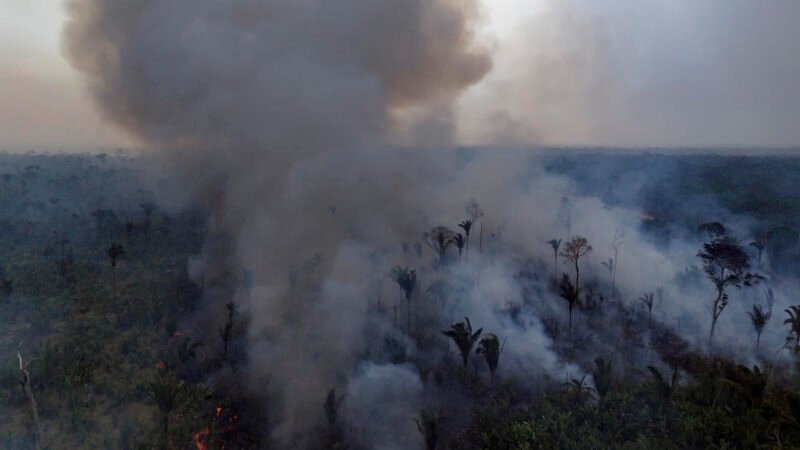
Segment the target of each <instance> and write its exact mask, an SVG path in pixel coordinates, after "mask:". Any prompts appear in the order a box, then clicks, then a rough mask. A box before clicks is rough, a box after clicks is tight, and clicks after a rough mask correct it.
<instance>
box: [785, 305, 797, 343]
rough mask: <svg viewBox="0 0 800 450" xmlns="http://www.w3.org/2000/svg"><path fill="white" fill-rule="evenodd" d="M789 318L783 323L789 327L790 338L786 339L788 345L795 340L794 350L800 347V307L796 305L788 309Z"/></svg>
mask: <svg viewBox="0 0 800 450" xmlns="http://www.w3.org/2000/svg"><path fill="white" fill-rule="evenodd" d="M786 314H788V315H789V317H788V318H787V319H786V320H784V321H783V323H784V324H788V325H789V336H787V337H786V343H787V345H788V344H789V343H790V342H791V341H792V340H794V349H795V350H796V349H797V348H798V346H800V306H798V305H794V306H790V307H789V308H787V309H786Z"/></svg>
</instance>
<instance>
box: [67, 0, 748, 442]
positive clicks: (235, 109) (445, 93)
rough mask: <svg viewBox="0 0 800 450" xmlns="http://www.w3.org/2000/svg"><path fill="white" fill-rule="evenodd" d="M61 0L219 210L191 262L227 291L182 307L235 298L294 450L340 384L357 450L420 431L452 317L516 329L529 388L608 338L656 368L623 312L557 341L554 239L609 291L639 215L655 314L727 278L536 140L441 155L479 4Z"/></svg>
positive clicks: (515, 344) (247, 347)
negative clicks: (412, 277) (581, 186)
mask: <svg viewBox="0 0 800 450" xmlns="http://www.w3.org/2000/svg"><path fill="white" fill-rule="evenodd" d="M68 5H69V11H70V15H71V18H70V22H69V23H68V25H67V29H66V37H67V51H68V54H69V56H70V58H71V60H72V61H73V64H74V65H75V66H76V67H77V68H78V69H80V70H81V71H82V73H83V74H84V75H85V77H86V81H87V85H88V88H89V90H90V91H91V92H92V94H93V95H94V98H95V99H96V101H97V104H98V106H99V107H100V108H101V110H102V111H104V113H105V114H106V115H107V116H108V118H109V119H110V120H112V121H113V122H115V123H116V124H118V125H120V126H122V127H124V128H125V129H127V130H128V131H130V132H131V133H132V134H134V135H135V136H137V137H138V138H140V139H142V140H144V141H145V142H147V143H148V144H149V145H150V146H151V147H153V148H154V149H157V150H159V152H160V153H159V158H160V162H159V165H160V166H161V168H162V169H166V170H167V171H168V172H167V173H170V174H171V176H172V177H173V178H174V181H175V183H174V184H177V185H183V188H184V189H185V190H186V192H189V193H190V196H191V197H193V198H194V199H197V200H198V201H200V202H203V203H205V204H206V205H207V206H208V208H209V210H210V212H211V218H210V223H209V239H208V241H207V244H206V248H205V251H204V254H203V255H201V257H200V258H198V260H197V264H196V265H195V266H194V267H193V272H195V273H196V274H197V276H198V278H201V277H202V278H203V279H204V281H205V283H207V284H209V286H215V287H216V289H207V290H206V298H205V302H204V303H205V306H204V307H203V308H201V309H200V310H199V311H198V312H197V313H196V317H194V318H192V319H191V322H192V323H194V324H195V326H196V328H197V329H198V333H202V330H203V329H206V330H207V329H212V330H214V329H215V328H216V324H217V323H218V322H219V321H220V316H221V315H222V314H221V313H222V311H223V310H224V309H223V306H222V305H224V304H225V303H226V302H228V301H230V300H231V299H233V301H234V303H235V304H236V305H237V308H238V311H239V313H240V316H241V319H239V320H241V321H242V322H246V330H241V331H239V332H238V333H239V335H238V341H239V342H240V343H241V346H242V348H241V351H242V352H243V355H242V358H243V361H245V363H244V364H243V365H242V364H240V365H239V367H238V370H239V372H238V373H237V374H236V375H235V376H236V377H238V378H237V379H238V380H239V381H241V380H244V383H243V389H244V390H245V391H246V392H247V393H248V394H249V395H251V396H253V397H255V398H257V399H259V401H261V402H262V403H263V404H264V405H266V406H265V408H266V409H268V410H269V411H270V418H271V421H272V423H271V424H270V430H269V432H270V437H271V439H272V440H274V441H275V442H276V443H277V444H278V446H279V447H281V448H286V447H295V448H307V447H309V446H312V445H314V444H316V443H317V442H318V441H317V439H318V436H316V435H315V434H316V433H311V432H310V431H312V430H317V429H319V428H320V427H322V428H324V421H325V418H324V415H323V409H322V404H323V401H324V399H325V397H326V393H328V392H329V390H330V389H331V388H337V389H338V391H339V392H340V393H346V397H345V399H344V400H343V402H344V403H343V405H344V406H342V408H341V410H340V416H341V417H340V418H339V425H338V426H341V427H342V429H344V430H347V431H346V433H345V434H346V435H347V438H346V439H348V440H349V442H350V443H351V445H359V444H360V445H363V446H366V447H367V448H387V449H388V448H408V447H409V446H411V445H413V443H414V442H419V441H420V439H421V438H420V437H419V435H418V432H417V430H416V429H415V426H414V423H413V422H412V421H411V417H412V416H414V415H418V414H419V411H421V410H422V409H430V410H440V409H442V405H443V404H445V403H446V401H447V399H448V398H450V396H452V395H456V394H455V393H454V392H453V391H454V390H453V389H448V388H447V387H446V386H444V387H443V386H442V383H440V382H437V377H440V376H441V372H442V369H441V368H442V367H443V366H447V365H454V366H456V367H457V366H458V364H459V363H460V362H459V358H458V357H457V356H456V354H455V353H454V352H453V350H452V348H451V347H450V346H448V344H449V343H448V342H447V341H446V340H445V338H444V337H442V336H441V330H443V329H447V328H448V327H449V326H450V324H452V323H454V322H456V321H461V320H462V319H461V318H462V317H463V316H468V317H470V319H471V320H472V323H473V324H474V325H475V329H477V328H479V327H483V329H484V330H485V332H486V333H490V332H491V333H495V334H496V335H498V336H499V337H500V338H501V339H504V338H507V339H508V340H507V345H506V346H505V347H504V351H503V354H502V359H501V376H508V377H511V376H516V377H520V378H523V379H525V380H526V382H527V384H529V385H530V386H531V387H532V388H535V387H536V386H537V385H543V384H545V383H548V382H553V380H558V381H561V380H564V379H565V378H566V377H568V376H576V377H577V376H580V375H581V374H582V372H583V371H584V370H585V368H586V367H587V363H588V361H591V359H593V358H594V357H596V356H597V355H598V353H604V354H614V355H617V357H620V358H628V359H629V360H630V362H631V363H634V364H638V365H640V366H641V365H646V364H652V363H657V362H658V360H659V356H658V355H657V354H656V353H655V352H654V351H652V350H648V349H647V348H641V349H640V350H637V351H636V352H633V351H623V350H621V349H622V348H624V347H622V346H621V345H620V342H622V341H621V338H620V336H621V335H622V331H621V330H620V329H618V328H619V327H616V326H608V327H607V329H605V328H604V327H602V326H597V325H596V322H598V321H600V322H602V317H603V316H602V313H600V315H594V316H589V315H586V316H585V317H583V316H581V315H580V314H579V315H578V318H576V322H578V323H579V324H580V323H587V322H590V321H594V322H595V325H591V326H590V325H586V326H585V327H584V329H585V331H580V327H579V326H577V325H576V328H577V329H578V330H576V331H575V333H576V337H575V340H578V341H581V342H583V344H581V345H582V348H584V349H585V351H583V352H577V351H574V350H573V351H570V350H569V349H568V348H566V347H569V346H566V344H565V343H564V342H562V341H563V340H564V339H563V336H564V331H563V327H564V325H563V324H564V323H566V321H567V311H566V308H565V307H564V302H563V300H561V299H560V298H558V295H557V294H556V293H555V292H554V290H553V289H552V286H551V283H552V280H551V279H552V275H551V274H552V273H553V272H557V273H561V272H565V271H566V272H569V273H571V271H572V268H571V266H568V265H566V266H565V265H562V264H561V262H560V261H559V262H557V266H556V267H553V266H551V263H550V261H552V249H551V248H550V247H549V246H548V245H547V244H546V242H547V241H549V240H551V239H554V238H556V239H558V238H564V239H565V240H566V239H567V238H569V237H571V236H575V235H583V236H586V237H587V238H588V239H589V241H590V242H591V244H592V246H593V248H594V252H593V253H592V254H591V255H588V256H587V257H586V258H584V259H583V260H582V261H581V262H580V265H581V267H582V270H583V275H582V277H583V278H582V279H584V280H589V281H587V283H589V282H591V283H592V286H593V287H591V288H589V287H587V289H586V290H587V291H588V290H589V289H593V291H592V292H593V295H596V296H597V297H596V298H597V300H598V301H600V300H599V297H600V296H601V295H605V297H606V299H608V300H609V301H610V300H611V298H610V297H612V292H610V290H609V283H608V281H607V276H606V274H605V272H604V269H603V268H602V266H600V264H599V263H600V262H601V261H604V260H605V258H606V256H607V255H610V254H611V253H612V252H613V248H614V245H615V244H618V242H615V239H614V237H615V233H617V231H618V230H625V235H624V247H622V250H621V254H619V255H618V260H617V264H616V266H617V267H616V279H615V284H616V286H615V289H616V290H618V292H619V293H620V295H619V298H621V299H627V300H628V301H634V302H635V298H636V296H638V295H640V294H641V293H642V292H645V291H648V290H655V289H656V288H658V287H664V289H665V291H666V292H667V294H668V295H667V298H668V299H669V301H664V302H663V304H659V305H658V306H657V308H659V310H662V311H659V312H661V315H660V316H659V317H662V318H663V319H659V320H664V321H665V322H667V321H672V320H674V318H675V317H677V316H679V315H682V316H688V317H692V318H698V317H702V315H703V314H705V312H704V311H705V310H704V305H705V304H706V303H707V301H706V300H705V299H706V298H708V297H710V296H711V295H712V294H713V292H712V289H711V288H710V287H709V286H708V285H705V286H703V285H698V286H696V287H693V286H690V285H685V283H684V284H679V283H677V282H676V281H675V277H676V275H678V274H683V273H685V272H686V269H687V267H688V266H689V265H690V264H692V263H695V264H696V258H695V254H696V253H697V245H696V244H697V243H696V242H685V243H684V242H678V243H675V245H672V246H671V247H670V250H669V251H663V250H660V249H659V248H657V247H656V246H655V245H654V244H652V243H651V242H650V241H649V240H648V239H647V238H646V237H644V236H642V235H641V234H640V233H639V231H638V230H639V228H640V223H641V211H638V210H636V209H633V208H624V207H609V206H608V205H605V204H603V202H601V201H600V200H599V199H598V198H596V197H595V196H592V195H577V191H576V189H575V187H574V186H573V185H572V184H571V183H570V182H569V181H568V180H567V179H566V178H563V177H558V176H553V175H549V174H547V173H545V172H544V171H543V170H542V169H541V168H540V167H538V166H537V165H535V164H532V163H531V161H530V159H529V155H527V154H526V153H525V152H520V151H512V150H499V149H498V150H497V151H484V152H472V153H471V152H468V151H467V152H464V151H461V152H454V151H452V150H449V149H448V147H449V146H450V145H449V144H450V143H451V138H452V134H453V131H454V122H453V116H452V104H453V102H454V101H455V100H456V99H457V98H458V96H459V95H460V94H461V93H462V92H463V91H464V90H465V89H467V88H468V87H469V86H471V85H472V84H474V83H475V82H477V81H478V80H480V79H481V78H482V77H483V76H484V75H485V74H486V73H487V71H488V70H489V69H490V67H491V58H490V55H489V54H488V52H487V50H486V49H485V47H484V46H483V45H482V44H481V42H479V39H478V38H477V37H476V34H475V27H476V24H477V21H478V20H479V18H480V14H481V12H480V10H479V8H478V5H477V4H476V3H475V2H474V1H467V0H461V1H457V0H436V1H425V2H423V1H416V0H402V1H398V0H385V1H383V0H382V1H374V0H372V1H364V0H347V1H340V2H326V1H318V0H303V1H293V2H283V1H267V2H263V1H262V2H256V1H249V0H237V1H229V2H217V1H212V0H203V1H197V0H194V1H189V0H171V1H166V2H157V1H152V0H131V1H122V2H121V1H110V0H109V1H104V0H71V1H70V2H68ZM419 142H424V143H426V144H427V145H426V146H425V148H424V149H423V148H420V147H421V146H419V145H416V144H417V143H419ZM565 196H566V198H567V202H566V204H567V205H569V206H568V208H567V209H568V210H565V201H564V198H565ZM473 198H474V199H477V204H475V203H471V202H472V200H471V199H473ZM468 205H472V206H468ZM465 206H468V207H467V208H466V209H465ZM567 218H568V219H569V225H568V226H565V219H567ZM466 219H469V220H472V221H473V222H472V223H473V228H472V231H471V235H470V236H469V244H468V246H465V247H467V249H468V250H467V249H465V250H466V251H465V252H464V253H463V254H460V253H461V252H458V251H457V250H456V248H455V247H454V246H453V245H444V246H443V245H441V243H440V245H439V248H437V242H436V239H435V237H434V236H432V235H431V232H432V230H434V229H435V227H438V226H446V227H449V228H450V229H452V230H458V224H459V223H460V222H461V221H463V220H466ZM424 233H428V234H427V235H425V234H424ZM448 236H449V237H448V238H447V239H446V242H447V244H449V243H450V238H451V237H452V236H450V235H448ZM442 247H445V248H442ZM397 266H401V267H409V268H410V269H413V270H415V271H416V272H415V274H416V276H417V282H416V289H413V290H412V291H411V293H410V294H409V295H408V296H407V297H403V296H401V295H398V289H397V286H396V285H394V284H393V283H392V280H391V279H390V278H389V277H388V272H389V270H390V269H391V268H393V267H397ZM690 270H691V269H690ZM243 271H245V272H246V273H248V274H249V275H248V276H247V278H248V282H247V283H240V282H239V281H240V274H241V273H242V272H243ZM678 286H681V290H680V294H678V293H677V292H678ZM434 287H438V288H440V289H432V288H434ZM437 296H438V298H437ZM678 297H680V298H678ZM617 302H623V300H617ZM626 307H628V308H629V309H630V310H631V311H634V312H633V313H630V314H633V315H634V316H635V315H636V314H639V313H637V312H636V311H637V308H636V307H630V305H628V306H626ZM609 314H610V313H609ZM729 315H733V312H731V313H730V314H729ZM554 323H555V324H557V327H559V326H560V327H561V330H562V331H560V332H554V330H553V329H552V324H554ZM548 324H550V325H548ZM558 324H561V325H558ZM705 326H706V323H704V322H702V320H695V321H693V320H688V321H684V322H682V323H681V328H680V331H681V335H682V336H684V337H686V338H687V339H689V341H690V342H692V343H694V344H696V345H703V344H702V342H704V341H703V338H702V337H701V336H704V334H705V332H706V331H705ZM548 327H550V329H548ZM733 328H734V327H732V326H730V327H729V326H725V325H724V324H722V323H721V324H720V335H721V336H723V337H725V338H726V341H727V340H729V339H728V338H733V337H734V336H736V335H737V333H736V331H735V330H734V329H733ZM640 334H641V335H643V336H645V337H646V336H647V334H648V331H646V330H645V331H642V332H641V333H640ZM554 336H556V337H557V336H561V339H558V338H556V340H555V341H554V339H553V337H554ZM620 353H625V355H621V354H620ZM472 359H473V366H471V367H475V370H481V371H485V369H483V368H481V367H482V366H479V365H477V364H476V359H477V357H475V356H473V357H472ZM224 370H226V371H227V370H229V369H224ZM226 373H228V372H226ZM229 376H230V377H233V376H234V375H229ZM329 420H330V419H329Z"/></svg>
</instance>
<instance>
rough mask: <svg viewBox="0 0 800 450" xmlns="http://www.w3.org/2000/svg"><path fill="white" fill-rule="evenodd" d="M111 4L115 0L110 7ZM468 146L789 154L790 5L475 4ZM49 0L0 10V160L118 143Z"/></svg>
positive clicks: (795, 50)
mask: <svg viewBox="0 0 800 450" xmlns="http://www.w3.org/2000/svg"><path fill="white" fill-rule="evenodd" d="M120 1H124V0H120ZM484 4H485V5H486V6H487V11H488V13H489V17H490V18H491V23H492V25H490V26H489V29H490V30H491V32H492V35H493V38H492V39H491V45H493V47H494V48H495V58H494V59H495V64H494V69H493V71H492V72H491V73H490V74H489V76H488V77H487V78H486V79H485V80H484V81H483V82H481V83H480V84H479V85H478V86H475V87H474V88H472V89H471V90H470V91H469V92H467V94H466V95H465V96H464V97H463V98H462V100H461V101H460V103H459V112H460V115H461V121H460V130H459V131H460V133H461V136H462V137H463V139H464V140H465V141H468V142H476V141H477V142H492V141H496V140H505V141H509V142H540V143H548V144H587V145H592V144H598V145H616V144H619V145H684V144H685V145H764V146H787V145H798V144H800V127H798V126H796V121H797V118H798V117H800V56H798V55H800V1H797V0H764V1H759V2H756V1H752V0H706V1H702V2H697V1H695V0H672V1H667V0H607V1H604V2H597V1H593V0H559V1H551V0H485V1H484ZM62 9H63V8H62V4H61V0H0V63H2V64H0V149H6V150H28V149H45V150H58V149H68V150H79V149H87V150H89V149H95V148H98V147H109V146H115V145H124V146H130V145H132V143H131V141H130V140H129V139H127V138H126V137H124V135H123V134H122V133H121V132H119V131H116V130H114V129H113V128H112V127H110V126H108V125H105V124H104V122H103V121H102V120H101V119H100V118H99V116H98V114H97V113H96V111H95V109H94V107H93V106H92V103H91V101H90V100H89V98H88V96H87V95H86V94H85V93H84V92H83V89H82V87H81V80H80V77H79V76H78V75H77V74H76V73H75V72H74V71H73V70H72V69H71V68H70V66H69V64H68V63H67V62H66V61H65V59H64V58H63V57H62V55H61V51H60V33H61V26H62V22H63V20H64V12H63V10H62Z"/></svg>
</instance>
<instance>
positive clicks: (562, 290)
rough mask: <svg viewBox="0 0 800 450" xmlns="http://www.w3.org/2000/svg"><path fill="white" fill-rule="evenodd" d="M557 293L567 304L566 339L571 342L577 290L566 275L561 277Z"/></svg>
mask: <svg viewBox="0 0 800 450" xmlns="http://www.w3.org/2000/svg"><path fill="white" fill-rule="evenodd" d="M558 291H559V295H560V296H561V298H563V299H564V300H566V301H567V302H568V304H569V327H568V328H567V337H568V338H569V340H570V341H572V310H573V309H575V305H577V304H578V300H579V299H578V290H577V289H576V288H575V286H574V285H573V284H572V282H571V281H570V280H569V275H567V274H566V273H565V274H563V276H562V277H561V282H560V283H559V285H558Z"/></svg>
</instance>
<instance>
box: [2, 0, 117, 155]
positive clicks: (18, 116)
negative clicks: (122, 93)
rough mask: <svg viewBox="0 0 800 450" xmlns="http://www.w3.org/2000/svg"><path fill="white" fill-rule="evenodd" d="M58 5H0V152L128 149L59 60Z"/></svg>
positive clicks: (52, 1) (11, 0)
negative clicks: (105, 148) (119, 146)
mask: <svg viewBox="0 0 800 450" xmlns="http://www.w3.org/2000/svg"><path fill="white" fill-rule="evenodd" d="M63 20H64V13H63V10H62V6H61V1H60V0H0V150H12V151H27V150H48V151H57V150H69V151H80V150H94V149H97V148H99V147H106V146H114V145H129V144H130V143H129V141H128V140H127V139H125V138H123V137H122V135H121V133H119V132H115V131H114V130H113V129H111V127H109V126H106V125H104V124H103V121H102V120H100V118H99V116H98V114H97V113H96V112H95V110H94V107H93V106H92V104H91V102H90V101H89V99H88V97H87V96H86V95H85V94H84V93H83V90H82V88H81V84H80V79H79V77H78V75H77V74H76V73H75V72H74V71H73V70H72V68H71V67H70V65H69V64H68V63H67V61H66V60H65V59H64V58H63V57H62V56H61V51H60V34H61V27H62V23H63Z"/></svg>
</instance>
